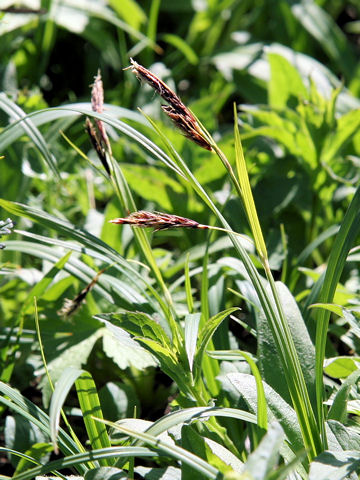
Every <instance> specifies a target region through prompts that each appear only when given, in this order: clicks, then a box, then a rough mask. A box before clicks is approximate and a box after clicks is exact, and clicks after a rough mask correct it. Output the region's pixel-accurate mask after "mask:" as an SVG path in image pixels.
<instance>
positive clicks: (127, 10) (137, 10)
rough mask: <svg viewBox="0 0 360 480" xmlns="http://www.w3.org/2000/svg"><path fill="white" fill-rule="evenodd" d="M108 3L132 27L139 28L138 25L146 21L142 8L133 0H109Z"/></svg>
mask: <svg viewBox="0 0 360 480" xmlns="http://www.w3.org/2000/svg"><path fill="white" fill-rule="evenodd" d="M109 5H110V6H111V7H112V8H113V9H114V10H115V11H116V12H117V13H118V15H119V16H120V17H122V18H123V20H125V22H126V23H127V24H128V25H131V26H132V27H133V28H134V29H136V30H138V31H139V29H140V26H141V25H142V24H143V23H144V22H145V21H146V15H145V13H144V11H143V9H142V8H141V7H140V6H139V4H138V3H137V2H135V1H134V0H121V2H117V1H116V0H109Z"/></svg>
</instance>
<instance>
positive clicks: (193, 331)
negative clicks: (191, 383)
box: [185, 313, 201, 372]
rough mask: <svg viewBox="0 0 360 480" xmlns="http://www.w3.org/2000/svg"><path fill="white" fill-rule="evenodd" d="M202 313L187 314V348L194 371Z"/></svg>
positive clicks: (191, 367)
mask: <svg viewBox="0 0 360 480" xmlns="http://www.w3.org/2000/svg"><path fill="white" fill-rule="evenodd" d="M200 317H201V313H190V314H188V315H186V316H185V350H186V354H187V358H188V361H189V368H190V371H191V372H192V370H193V361H194V356H195V352H196V344H197V339H198V332H199V324H200Z"/></svg>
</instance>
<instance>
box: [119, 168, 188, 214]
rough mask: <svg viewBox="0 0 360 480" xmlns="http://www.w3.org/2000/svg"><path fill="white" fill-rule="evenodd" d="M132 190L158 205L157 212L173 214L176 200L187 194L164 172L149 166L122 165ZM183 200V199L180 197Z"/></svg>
mask: <svg viewBox="0 0 360 480" xmlns="http://www.w3.org/2000/svg"><path fill="white" fill-rule="evenodd" d="M121 169H122V170H123V172H124V175H125V177H126V180H127V182H128V183H129V186H130V187H131V190H132V191H133V192H135V193H136V194H138V195H139V196H141V197H142V198H144V199H145V200H148V201H149V202H154V203H155V204H156V210H160V211H166V212H171V211H172V210H173V209H174V208H175V205H174V203H175V200H176V199H177V198H179V196H180V195H181V194H182V195H183V196H184V198H185V195H186V192H185V191H184V189H183V187H182V186H181V185H180V184H179V182H176V181H175V180H173V179H172V178H171V177H170V176H168V175H167V174H166V173H165V172H164V171H163V170H161V169H159V168H155V167H150V166H148V165H127V164H125V165H123V164H122V165H121ZM180 198H181V197H180Z"/></svg>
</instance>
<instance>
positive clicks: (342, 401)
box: [327, 370, 360, 423]
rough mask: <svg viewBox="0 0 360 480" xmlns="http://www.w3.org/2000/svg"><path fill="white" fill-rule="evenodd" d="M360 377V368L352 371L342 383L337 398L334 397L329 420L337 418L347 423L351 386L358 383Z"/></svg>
mask: <svg viewBox="0 0 360 480" xmlns="http://www.w3.org/2000/svg"><path fill="white" fill-rule="evenodd" d="M359 378H360V370H357V371H356V372H353V373H351V374H350V375H349V376H348V377H347V378H346V379H345V380H344V382H343V383H342V385H341V387H340V388H339V390H338V391H337V392H336V395H335V398H334V399H333V402H332V405H331V408H330V410H329V413H328V416H327V418H328V419H329V420H337V421H339V422H342V423H345V420H346V417H347V408H346V407H347V402H348V399H349V393H350V390H351V387H352V386H353V385H356V384H357V383H358V381H359Z"/></svg>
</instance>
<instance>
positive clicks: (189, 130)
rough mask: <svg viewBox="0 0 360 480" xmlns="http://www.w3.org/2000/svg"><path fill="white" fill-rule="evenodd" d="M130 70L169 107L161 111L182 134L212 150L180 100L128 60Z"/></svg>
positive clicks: (147, 71)
mask: <svg viewBox="0 0 360 480" xmlns="http://www.w3.org/2000/svg"><path fill="white" fill-rule="evenodd" d="M130 61H131V65H130V67H128V68H130V69H131V71H132V72H134V73H135V75H136V76H137V77H138V78H139V79H140V80H144V81H145V82H146V83H147V84H148V85H150V87H152V88H153V89H154V90H155V91H156V92H157V93H158V94H159V95H160V97H161V98H163V99H164V100H165V101H166V102H167V103H168V104H169V105H162V106H161V108H162V110H163V111H164V112H165V113H166V115H168V116H169V117H170V118H171V120H172V121H173V122H174V124H175V126H176V127H178V128H179V129H180V130H181V131H182V132H183V134H184V135H185V136H186V137H187V138H189V139H190V140H192V141H193V142H195V143H197V144H198V145H200V147H203V148H205V149H206V150H212V147H211V145H210V143H209V142H208V140H207V139H206V136H205V134H204V132H203V131H202V129H201V128H200V126H199V124H198V123H197V121H196V118H195V117H194V115H193V114H192V113H191V112H190V110H189V109H188V108H187V107H186V106H185V105H184V104H183V102H182V101H181V100H180V98H179V97H178V96H177V95H176V93H174V92H173V91H172V90H171V88H169V87H168V86H167V85H166V83H164V82H163V81H162V80H160V78H158V77H157V76H156V75H154V74H153V73H151V72H150V71H149V70H148V69H146V68H145V67H143V66H142V65H139V64H138V63H137V62H135V60H133V59H132V58H131V59H130ZM125 70H126V69H125Z"/></svg>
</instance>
